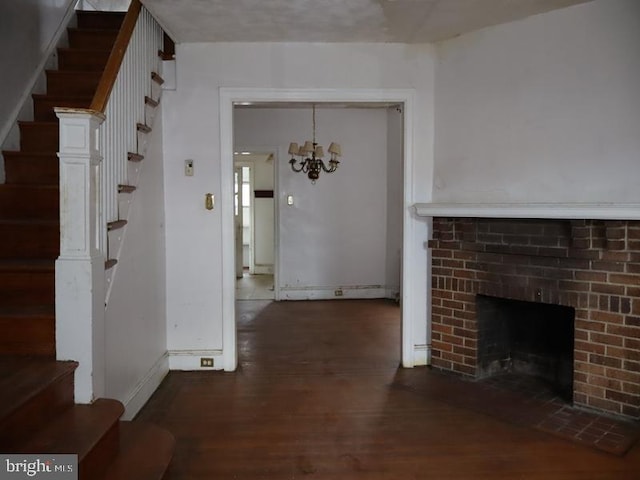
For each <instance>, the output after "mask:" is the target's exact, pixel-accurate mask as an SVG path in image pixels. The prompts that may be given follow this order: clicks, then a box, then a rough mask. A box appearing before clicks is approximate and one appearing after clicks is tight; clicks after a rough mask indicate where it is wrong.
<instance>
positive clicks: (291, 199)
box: [287, 195, 293, 206]
mask: <svg viewBox="0 0 640 480" xmlns="http://www.w3.org/2000/svg"><path fill="white" fill-rule="evenodd" d="M287 205H289V206H291V205H293V195H287Z"/></svg>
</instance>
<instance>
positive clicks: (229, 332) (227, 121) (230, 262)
mask: <svg viewBox="0 0 640 480" xmlns="http://www.w3.org/2000/svg"><path fill="white" fill-rule="evenodd" d="M233 168H234V156H233V100H232V99H225V98H224V94H223V89H221V90H220V200H219V202H220V203H219V204H220V207H219V208H220V212H221V213H220V216H221V223H222V225H221V226H222V228H221V229H220V230H221V236H222V238H221V245H222V352H223V362H222V363H223V368H224V370H226V371H228V372H232V371H234V370H235V369H236V367H237V365H238V350H237V345H236V342H237V340H236V338H237V336H236V305H235V303H236V300H235V299H236V266H235V248H236V246H235V243H236V241H235V224H234V221H235V219H234V205H233V202H234V199H233V195H234V192H233ZM198 365H199V364H198Z"/></svg>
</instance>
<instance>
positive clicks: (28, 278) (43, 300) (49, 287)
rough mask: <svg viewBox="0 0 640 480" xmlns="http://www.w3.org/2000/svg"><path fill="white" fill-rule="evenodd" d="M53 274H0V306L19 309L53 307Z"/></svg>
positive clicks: (4, 272)
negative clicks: (42, 306) (40, 306)
mask: <svg viewBox="0 0 640 480" xmlns="http://www.w3.org/2000/svg"><path fill="white" fill-rule="evenodd" d="M54 302H55V274H54V272H53V271H49V272H7V271H3V272H0V305H2V306H5V307H20V306H24V307H26V306H33V305H54Z"/></svg>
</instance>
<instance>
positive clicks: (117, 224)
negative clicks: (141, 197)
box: [107, 220, 127, 232]
mask: <svg viewBox="0 0 640 480" xmlns="http://www.w3.org/2000/svg"><path fill="white" fill-rule="evenodd" d="M126 224H127V221H126V220H114V221H113V222H109V223H107V230H108V231H109V232H111V231H112V230H118V229H119V228H122V227H124V226H125V225H126Z"/></svg>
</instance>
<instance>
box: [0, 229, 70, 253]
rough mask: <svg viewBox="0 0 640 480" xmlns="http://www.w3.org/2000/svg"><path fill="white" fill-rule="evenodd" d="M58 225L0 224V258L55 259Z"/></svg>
mask: <svg viewBox="0 0 640 480" xmlns="http://www.w3.org/2000/svg"><path fill="white" fill-rule="evenodd" d="M59 254H60V227H59V226H58V225H38V224H28V223H26V224H19V225H14V224H8V225H5V224H0V259H9V258H31V259H52V260H54V259H56V258H57V257H58V255H59Z"/></svg>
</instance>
